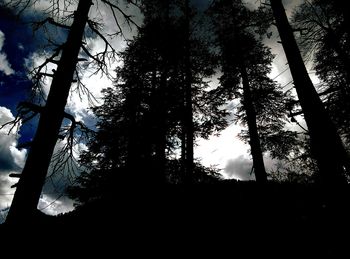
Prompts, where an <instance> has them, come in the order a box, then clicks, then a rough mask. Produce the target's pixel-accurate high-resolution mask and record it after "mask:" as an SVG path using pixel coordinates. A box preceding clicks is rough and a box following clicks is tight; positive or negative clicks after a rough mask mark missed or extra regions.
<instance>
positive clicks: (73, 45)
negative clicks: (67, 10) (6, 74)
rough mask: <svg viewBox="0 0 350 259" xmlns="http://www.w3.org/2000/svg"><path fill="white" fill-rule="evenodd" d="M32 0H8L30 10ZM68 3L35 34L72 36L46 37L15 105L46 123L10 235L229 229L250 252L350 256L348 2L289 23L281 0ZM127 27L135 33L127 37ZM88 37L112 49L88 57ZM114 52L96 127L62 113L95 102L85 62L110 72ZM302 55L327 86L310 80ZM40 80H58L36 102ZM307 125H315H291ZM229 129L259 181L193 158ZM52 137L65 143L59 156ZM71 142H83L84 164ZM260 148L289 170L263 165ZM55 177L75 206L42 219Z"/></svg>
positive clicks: (9, 222) (201, 236) (317, 6)
mask: <svg viewBox="0 0 350 259" xmlns="http://www.w3.org/2000/svg"><path fill="white" fill-rule="evenodd" d="M36 2H37V1H36V0H28V1H24V0H14V1H10V2H9V3H5V4H4V7H3V8H9V9H11V10H12V11H14V12H16V13H18V15H19V17H21V14H22V13H23V12H26V11H27V9H28V8H30V7H31V6H32V5H35V4H36ZM64 2H65V3H66V4H68V3H71V4H73V3H76V6H75V5H73V6H74V7H76V10H75V11H74V13H72V14H71V15H69V16H67V17H62V13H60V10H59V8H62V7H60V6H59V5H57V4H55V3H58V2H56V1H52V2H50V3H51V4H50V8H52V11H51V12H48V14H47V18H46V19H44V20H41V21H38V22H36V23H35V26H36V27H35V28H36V30H38V29H39V28H40V27H41V26H45V25H47V24H49V26H53V27H57V28H59V29H60V30H65V31H67V38H66V40H65V42H64V43H63V44H59V45H57V44H54V43H52V52H51V54H50V55H51V56H48V57H47V59H46V60H45V61H44V63H43V64H42V65H40V66H39V67H37V68H35V69H34V70H33V75H32V77H31V78H32V81H33V92H34V94H33V96H34V97H32V98H31V99H30V100H27V101H24V102H21V103H20V104H19V105H18V116H17V117H16V119H15V120H14V121H13V122H11V123H14V124H16V123H19V122H20V121H23V122H26V121H29V120H31V119H32V118H34V117H35V116H38V117H39V122H38V126H37V130H36V133H35V136H34V138H33V141H32V142H31V143H28V145H29V148H28V156H27V160H26V163H25V166H24V168H23V171H22V173H21V174H20V175H15V177H17V178H19V181H18V183H17V184H16V186H15V187H16V192H15V195H14V199H13V202H12V204H11V207H10V210H9V213H8V215H7V219H6V223H4V224H3V225H1V229H2V230H4V231H7V232H8V233H11V232H12V231H14V229H29V230H30V231H34V230H39V229H40V230H45V229H48V228H50V229H51V230H52V231H55V232H56V233H61V234H63V233H66V232H70V233H72V236H70V238H72V239H73V238H78V237H80V238H81V237H84V235H85V233H86V235H87V236H89V235H92V234H91V233H92V232H90V231H95V232H97V233H101V234H102V233H104V232H107V233H108V232H109V233H116V232H118V231H119V232H118V233H119V234H120V235H124V236H125V237H126V238H131V239H132V238H133V237H132V235H133V234H134V235H139V238H142V239H147V238H148V235H150V233H153V234H154V235H156V236H157V239H156V240H158V241H159V242H160V241H161V237H168V238H170V237H172V238H174V237H175V236H179V237H181V238H182V240H183V242H184V243H191V242H192V241H191V240H193V239H195V240H197V241H198V240H202V241H203V243H205V239H209V240H210V239H212V238H214V237H215V236H216V237H218V236H227V235H228V236H232V235H236V239H235V240H239V241H238V243H237V244H239V245H241V246H242V247H241V249H242V250H244V249H243V247H245V248H246V249H248V250H247V251H249V247H250V246H252V247H260V248H262V247H264V248H263V249H262V250H260V251H261V252H262V253H264V252H267V253H268V252H269V251H272V250H273V251H275V252H276V251H281V252H283V253H286V251H288V253H289V255H301V254H303V255H309V256H315V255H316V256H319V255H325V254H326V255H328V256H337V255H342V254H343V253H348V252H347V251H346V244H345V243H346V242H345V241H346V240H348V238H344V239H343V238H341V237H342V236H343V235H345V236H346V234H347V233H348V230H349V229H348V228H349V227H348V226H347V225H348V224H347V221H348V217H349V216H350V215H349V210H348V207H349V193H348V192H349V187H348V181H349V176H350V174H349V173H350V158H349V147H350V130H349V129H350V125H349V123H350V120H349V118H350V106H349V103H350V102H349V97H350V90H349V89H350V81H349V79H350V77H349V69H350V63H349V62H350V60H349V55H350V45H349V33H350V32H349V28H350V27H349V13H348V9H347V8H344V6H343V3H340V1H335V0H312V1H305V2H303V3H302V4H301V6H299V7H297V8H296V9H295V11H294V13H293V15H292V17H291V19H290V20H288V18H287V16H286V12H285V10H284V6H283V3H282V1H281V0H270V1H261V3H260V4H259V5H258V7H257V8H256V9H251V8H248V7H247V6H246V5H245V4H244V1H239V0H214V1H210V4H208V6H207V8H206V10H199V9H198V8H197V6H196V4H195V3H194V2H192V1H190V0H135V1H130V0H129V1H125V3H124V4H125V5H126V6H129V5H132V6H134V7H135V6H136V7H137V8H138V9H139V10H140V12H141V13H142V15H143V21H142V24H137V23H136V22H135V20H134V17H133V16H131V15H129V14H128V13H127V9H124V7H122V5H121V4H120V3H118V1H109V0H80V1H71V0H65V1H64ZM97 4H104V5H105V6H106V7H107V8H108V9H109V10H110V11H111V17H109V18H108V19H110V20H113V21H114V23H115V25H114V26H115V33H114V34H113V35H110V34H108V35H107V34H106V33H105V32H104V31H103V26H102V25H101V24H100V23H99V21H96V20H95V19H94V17H90V14H91V8H92V6H93V5H97ZM67 6H69V5H67ZM48 10H49V9H48ZM63 16H64V13H63ZM123 24H124V25H125V24H128V26H129V27H130V28H131V30H133V31H134V32H136V33H135V36H134V37H133V38H132V39H126V37H125V28H124V25H123ZM272 26H275V27H277V30H278V35H279V36H276V38H279V43H278V44H281V45H282V47H283V50H284V53H285V56H286V59H287V62H288V66H289V69H290V72H291V75H292V78H293V89H294V90H295V91H294V92H292V91H286V90H285V89H284V88H283V87H282V86H281V85H279V83H278V82H277V81H276V80H275V79H272V78H271V77H270V73H271V67H272V63H273V59H274V55H273V54H272V51H271V49H270V47H268V46H267V45H266V39H270V38H271V34H272V32H271V27H272ZM275 34H277V32H275ZM88 35H90V36H91V35H94V37H97V38H99V39H100V40H102V42H103V43H104V44H105V49H104V51H102V52H99V53H92V52H91V49H90V48H89V47H88V44H87V41H86V38H87V37H88ZM113 37H122V38H123V39H124V40H125V42H126V48H125V49H123V50H122V51H121V52H117V51H116V50H115V49H114V47H113V44H112V43H111V40H112V39H113ZM276 41H277V40H276ZM117 59H118V60H121V65H120V66H118V67H117V68H116V69H115V71H114V72H113V73H114V74H113V75H112V76H111V77H110V78H113V87H110V88H106V89H105V90H103V103H102V104H101V105H98V106H93V107H91V109H92V111H93V113H94V115H95V116H96V118H97V125H96V129H90V128H88V127H87V126H85V125H84V124H83V123H82V122H80V121H77V120H76V118H74V116H72V115H71V114H68V113H67V112H66V111H65V107H66V104H67V99H68V96H69V94H70V92H71V91H78V92H79V91H80V92H81V93H87V96H85V98H93V97H92V96H91V94H90V93H89V92H88V90H87V88H86V87H85V85H84V84H83V83H82V82H81V78H80V76H79V75H80V74H79V70H84V69H85V68H86V67H87V66H89V65H92V66H93V68H94V69H95V72H96V73H104V74H106V75H109V73H110V72H109V71H108V70H109V67H108V64H110V62H113V61H115V60H117ZM306 59H309V60H312V62H313V64H314V69H315V71H316V74H317V76H318V78H319V79H320V80H321V82H322V84H321V86H316V85H314V84H313V83H312V81H311V79H310V76H309V74H308V71H307V69H306V66H305V60H306ZM49 63H51V64H55V65H57V68H56V69H55V70H54V71H52V74H49V73H47V71H45V66H46V65H47V64H49ZM216 76H218V77H219V80H218V81H219V83H218V84H217V85H215V86H213V84H211V82H210V81H211V80H212V79H213V78H214V77H216ZM45 77H50V78H52V83H51V87H50V91H49V93H48V95H47V96H46V97H44V98H41V97H40V96H39V95H40V94H38V93H41V90H42V80H43V78H45ZM73 85H74V87H73ZM40 89H41V90H40ZM80 92H79V93H80ZM83 98H84V97H83ZM230 102H235V103H237V105H236V107H235V109H234V111H231V110H229V109H227V105H228V104H229V103H230ZM232 115H233V116H232ZM230 116H231V117H233V118H234V119H233V121H229V119H228V118H230ZM301 120H304V121H305V124H306V126H307V129H303V130H299V131H295V130H290V127H288V125H290V123H297V124H298V125H300V123H299V121H301ZM65 121H69V124H65V123H64V122H65ZM230 123H236V124H241V125H243V127H244V130H243V131H242V132H241V134H240V138H241V139H242V140H244V141H245V142H246V143H248V144H249V146H250V154H251V158H252V164H253V168H252V173H253V174H254V175H255V179H256V180H255V181H250V182H243V181H238V180H232V179H231V180H227V179H226V180H225V179H224V178H223V177H222V175H221V174H220V172H219V170H218V169H216V168H215V167H205V166H203V165H202V164H201V163H200V162H199V161H196V160H195V159H194V147H195V145H196V140H197V139H199V138H209V136H211V135H212V134H219V133H220V131H222V130H224V129H225V128H227V127H228V125H229V124H230ZM59 141H63V143H64V145H63V148H62V149H61V150H60V151H59V152H57V151H55V146H56V144H57V143H58V142H59ZM77 143H84V144H86V145H87V147H88V148H87V150H86V151H83V152H82V153H81V154H80V157H79V159H78V160H75V157H74V145H76V144H77ZM55 152H56V153H55ZM266 154H268V155H269V156H270V157H271V158H273V159H275V160H278V161H279V162H280V164H281V165H283V166H282V167H281V168H277V169H276V171H269V170H267V167H266V165H265V164H264V155H266ZM59 173H61V174H63V175H65V174H68V175H77V176H75V177H74V179H73V181H72V184H71V185H70V186H69V187H68V188H67V190H66V192H67V194H68V195H69V197H70V198H72V199H73V200H74V201H75V210H74V211H72V212H69V213H66V214H60V215H57V216H48V215H45V214H43V213H42V212H40V211H39V210H38V209H37V205H38V201H39V199H40V195H41V193H42V189H43V186H44V183H45V180H46V179H47V177H48V176H49V175H53V174H59ZM12 176H14V175H12ZM73 230H74V231H73ZM88 232H90V234H89V233H88ZM186 233H187V234H186ZM268 234H270V235H271V236H272V238H271V239H266V238H267V237H266V235H268ZM87 236H85V238H87ZM106 236H107V235H106ZM237 237H239V238H237ZM294 237H295V238H294ZM245 239H249V240H250V241H249V242H248V244H247V243H246V244H244V242H242V241H243V240H245ZM148 241H149V240H148ZM269 242H274V244H273V245H272V247H271V245H270V244H269Z"/></svg>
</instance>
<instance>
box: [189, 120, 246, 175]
mask: <svg viewBox="0 0 350 259" xmlns="http://www.w3.org/2000/svg"><path fill="white" fill-rule="evenodd" d="M241 130H242V127H241V126H239V125H235V124H232V125H230V126H229V127H227V128H226V129H225V130H223V131H222V132H221V133H220V135H219V136H211V137H209V139H208V140H205V139H199V140H198V141H197V144H198V146H197V147H196V148H195V157H196V158H197V159H200V160H201V163H202V164H203V165H204V166H217V168H219V169H221V173H222V174H224V176H225V177H229V178H230V177H233V175H230V174H228V173H227V172H226V171H225V170H224V169H225V167H226V164H227V161H229V160H231V159H235V158H237V157H243V156H244V157H246V158H248V157H249V153H248V150H249V145H247V144H245V143H244V142H242V141H241V140H240V139H239V138H238V137H237V136H238V134H239V133H240V131H241Z"/></svg>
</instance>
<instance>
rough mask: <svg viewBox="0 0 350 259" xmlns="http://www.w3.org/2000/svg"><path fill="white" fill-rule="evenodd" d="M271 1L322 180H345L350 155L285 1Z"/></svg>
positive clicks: (329, 181)
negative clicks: (311, 71) (318, 88)
mask: <svg viewBox="0 0 350 259" xmlns="http://www.w3.org/2000/svg"><path fill="white" fill-rule="evenodd" d="M270 3H271V8H272V11H273V15H274V17H275V21H276V25H277V28H278V32H279V35H280V37H281V40H282V45H283V48H284V51H285V54H286V57H287V60H288V63H289V67H290V71H291V73H292V76H293V79H294V84H295V89H296V91H297V94H298V98H299V101H300V105H301V107H302V110H303V113H304V116H305V121H306V124H307V126H308V129H309V134H310V142H311V151H312V154H313V156H314V158H315V159H316V161H317V164H318V167H319V171H320V180H321V182H323V183H324V184H330V185H332V184H339V183H344V182H345V174H346V173H347V171H348V170H349V159H348V155H347V153H346V151H345V149H344V146H343V143H342V141H341V139H340V137H339V135H338V133H337V130H336V128H335V126H334V124H333V122H332V121H331V119H330V116H329V115H328V113H327V111H326V110H325V108H324V105H323V103H322V101H321V100H320V98H319V96H318V94H317V92H316V90H315V88H314V86H313V84H312V82H311V80H310V77H309V75H308V73H307V70H306V68H305V65H304V63H303V60H302V57H301V54H300V51H299V48H298V46H297V43H296V41H295V38H294V35H293V30H292V28H291V26H290V24H289V22H288V19H287V16H286V14H285V10H284V8H283V4H282V1H281V0H270ZM345 168H346V170H345Z"/></svg>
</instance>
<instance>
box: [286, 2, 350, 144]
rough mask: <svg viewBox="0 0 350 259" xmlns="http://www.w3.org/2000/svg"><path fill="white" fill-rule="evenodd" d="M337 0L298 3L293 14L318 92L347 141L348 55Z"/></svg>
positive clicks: (344, 25)
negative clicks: (317, 83) (318, 81)
mask: <svg viewBox="0 0 350 259" xmlns="http://www.w3.org/2000/svg"><path fill="white" fill-rule="evenodd" d="M337 3H338V2H337V1H326V0H314V1H312V2H306V3H304V4H303V5H301V6H300V7H299V8H298V9H297V11H296V12H295V14H294V15H293V26H294V27H295V28H298V29H300V33H299V34H298V38H297V39H298V40H299V41H298V43H299V44H300V48H301V50H302V52H303V54H304V56H306V57H310V58H312V61H313V62H314V69H315V70H316V75H317V76H318V77H319V78H320V79H321V80H322V83H321V84H320V85H319V86H318V92H319V95H320V97H321V99H322V100H323V102H324V104H325V106H326V109H327V111H328V112H329V114H330V116H331V117H332V119H333V121H334V123H335V124H336V126H337V128H338V131H339V133H340V135H341V136H342V137H343V138H344V141H345V143H346V144H347V145H349V143H350V131H349V126H350V124H349V123H350V120H349V114H350V106H349V102H348V100H349V97H350V88H349V87H350V80H349V79H350V77H349V75H350V74H349V73H350V59H349V50H350V49H349V44H348V40H347V37H348V32H347V27H346V21H345V18H344V16H343V11H342V10H339V8H338V6H337V5H338V4H337Z"/></svg>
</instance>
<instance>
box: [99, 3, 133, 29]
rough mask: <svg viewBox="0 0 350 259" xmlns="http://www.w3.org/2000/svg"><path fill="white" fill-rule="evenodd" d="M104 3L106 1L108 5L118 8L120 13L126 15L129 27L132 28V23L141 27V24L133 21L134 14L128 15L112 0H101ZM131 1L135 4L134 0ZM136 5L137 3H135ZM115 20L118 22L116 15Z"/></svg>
mask: <svg viewBox="0 0 350 259" xmlns="http://www.w3.org/2000/svg"><path fill="white" fill-rule="evenodd" d="M101 1H102V2H103V3H105V4H106V5H108V6H109V7H110V8H112V9H115V10H117V11H118V12H119V13H121V14H122V16H123V17H124V19H125V21H126V22H127V23H128V25H129V27H130V28H131V26H130V25H131V24H133V25H135V26H136V28H137V29H140V26H139V25H137V24H136V23H135V22H134V21H133V19H132V18H133V16H132V15H128V14H126V13H125V12H124V11H123V10H122V9H121V8H120V7H119V6H117V5H115V4H112V3H111V2H110V1H108V0H101ZM130 3H132V4H134V3H133V2H132V1H130ZM134 5H135V4H134ZM114 19H115V22H116V23H118V21H117V19H116V16H114Z"/></svg>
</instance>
